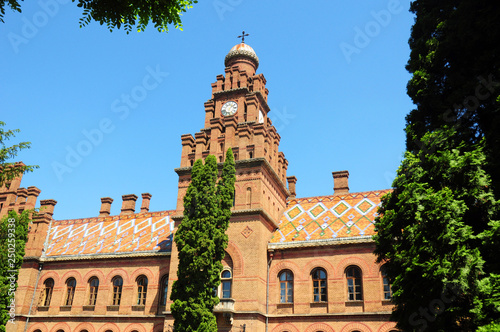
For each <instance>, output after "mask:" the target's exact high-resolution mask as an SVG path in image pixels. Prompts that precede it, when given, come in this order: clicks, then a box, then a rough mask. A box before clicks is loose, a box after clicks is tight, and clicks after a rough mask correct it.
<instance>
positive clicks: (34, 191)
mask: <svg viewBox="0 0 500 332" xmlns="http://www.w3.org/2000/svg"><path fill="white" fill-rule="evenodd" d="M41 192H42V191H41V190H40V189H38V188H37V187H33V186H31V187H28V198H27V199H26V208H27V209H33V208H35V205H36V198H37V197H38V195H40V193H41Z"/></svg>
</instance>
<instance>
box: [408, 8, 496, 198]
mask: <svg viewBox="0 0 500 332" xmlns="http://www.w3.org/2000/svg"><path fill="white" fill-rule="evenodd" d="M410 11H411V12H413V13H414V14H415V15H416V17H415V23H414V25H413V27H412V31H411V37H410V40H409V44H410V49H411V52H410V58H409V61H408V64H407V67H406V68H407V69H408V71H409V72H410V73H411V74H412V78H411V80H410V81H409V82H408V86H407V87H408V95H409V96H410V97H411V98H412V100H413V102H414V104H415V105H416V106H417V107H416V108H415V109H414V110H412V111H411V112H410V113H409V114H408V116H407V118H406V120H407V127H406V135H407V136H406V137H407V138H406V143H407V150H408V151H411V152H415V151H418V150H419V149H420V148H421V145H420V140H421V138H422V137H423V135H425V134H426V133H427V132H428V131H432V130H435V129H437V128H441V127H443V126H445V125H446V126H453V127H455V128H457V134H458V135H460V136H461V137H462V139H463V140H464V141H465V142H466V143H477V142H478V141H479V140H481V139H482V138H483V137H484V138H485V139H486V140H485V150H484V152H485V153H486V156H487V164H486V165H485V169H486V171H487V172H488V173H489V174H490V176H491V178H492V181H493V183H492V184H493V187H494V190H495V192H496V196H497V197H499V193H500V172H499V169H500V149H498V146H499V145H500V130H498V128H499V126H500V116H499V114H500V57H498V54H500V43H498V42H497V41H498V40H500V28H499V25H498V17H499V15H500V2H498V1H493V0H489V1H475V0H416V1H413V2H412V3H411V7H410Z"/></svg>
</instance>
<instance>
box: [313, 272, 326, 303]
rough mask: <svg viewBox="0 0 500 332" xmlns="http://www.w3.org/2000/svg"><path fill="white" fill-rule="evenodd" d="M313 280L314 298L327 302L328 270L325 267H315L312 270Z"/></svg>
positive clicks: (317, 300) (316, 300)
mask: <svg viewBox="0 0 500 332" xmlns="http://www.w3.org/2000/svg"><path fill="white" fill-rule="evenodd" d="M311 275H312V281H313V300H314V302H326V301H328V299H327V293H326V287H327V286H326V272H325V270H323V269H320V268H318V269H314V270H313V271H312V272H311Z"/></svg>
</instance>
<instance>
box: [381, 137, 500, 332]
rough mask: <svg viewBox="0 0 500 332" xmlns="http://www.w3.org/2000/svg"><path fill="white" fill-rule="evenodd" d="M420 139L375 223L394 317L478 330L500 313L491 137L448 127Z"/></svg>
mask: <svg viewBox="0 0 500 332" xmlns="http://www.w3.org/2000/svg"><path fill="white" fill-rule="evenodd" d="M420 143H421V146H422V148H421V149H420V150H419V151H418V152H417V153H415V154H414V153H411V152H407V153H406V155H405V159H404V161H403V163H402V165H401V166H400V168H399V170H398V173H397V177H396V179H395V180H394V187H395V190H394V191H393V192H392V193H389V194H387V195H386V196H385V197H384V198H383V199H382V209H381V211H380V212H381V213H383V216H382V217H381V218H379V219H378V220H377V224H376V225H377V226H376V228H377V235H376V236H375V240H376V244H377V248H376V251H375V254H376V255H378V260H379V261H382V262H386V264H385V266H386V271H387V274H388V276H389V278H390V280H391V281H392V290H393V302H394V304H395V306H396V308H395V311H394V312H393V317H392V318H393V319H394V320H396V321H397V322H398V327H399V328H401V329H403V330H404V331H424V330H428V331H476V328H477V327H478V326H481V325H483V324H487V323H488V322H489V321H490V320H492V319H498V318H499V317H500V316H499V312H498V308H499V305H500V302H499V301H498V300H499V298H498V296H499V292H498V286H499V285H500V284H499V283H498V277H499V275H498V274H496V271H497V270H496V269H495V270H494V271H492V269H491V266H489V265H488V264H487V262H488V261H491V259H492V258H493V257H492V255H494V250H495V249H494V246H495V244H498V231H499V225H500V223H499V221H498V220H494V219H493V218H494V216H495V215H497V214H498V210H499V202H498V201H496V200H495V197H494V195H493V193H492V190H491V187H490V182H491V181H490V178H489V176H488V174H487V173H486V172H485V170H484V167H483V165H484V163H485V160H486V156H485V154H484V152H483V149H484V147H483V145H484V139H483V140H481V141H480V142H478V143H476V144H472V145H471V144H466V143H465V142H463V141H461V138H460V135H459V134H458V133H457V132H456V130H454V129H449V128H444V129H441V130H437V131H434V132H431V133H428V134H425V135H424V136H423V138H422V140H421V142H420ZM496 248H498V247H496ZM497 250H498V249H497ZM495 297H496V299H495Z"/></svg>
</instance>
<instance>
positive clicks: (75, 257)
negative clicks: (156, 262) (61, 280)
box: [25, 251, 171, 263]
mask: <svg viewBox="0 0 500 332" xmlns="http://www.w3.org/2000/svg"><path fill="white" fill-rule="evenodd" d="M170 255H171V252H170V251H167V252H165V251H162V252H158V251H143V252H125V253H116V254H86V255H64V256H49V257H40V258H39V259H36V260H37V261H38V262H39V263H50V262H62V261H85V260H95V259H119V258H146V257H158V256H170ZM27 258H30V259H31V258H34V257H25V260H26V259H27Z"/></svg>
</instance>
